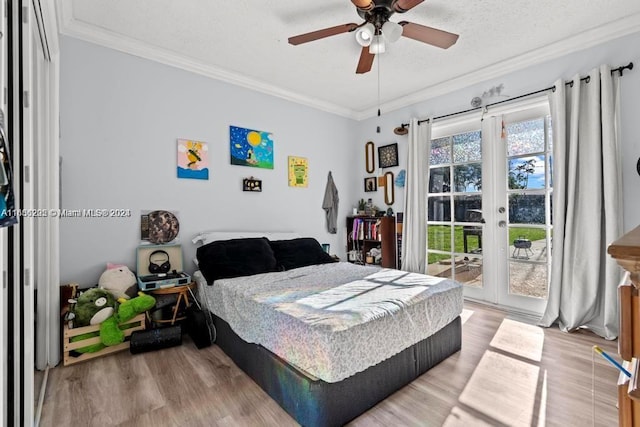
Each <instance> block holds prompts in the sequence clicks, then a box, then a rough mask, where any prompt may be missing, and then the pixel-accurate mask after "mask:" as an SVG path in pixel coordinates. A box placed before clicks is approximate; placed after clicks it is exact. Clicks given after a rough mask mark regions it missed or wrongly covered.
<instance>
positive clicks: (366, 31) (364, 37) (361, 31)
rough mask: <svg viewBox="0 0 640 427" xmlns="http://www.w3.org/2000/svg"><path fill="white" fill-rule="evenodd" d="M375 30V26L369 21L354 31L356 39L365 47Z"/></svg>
mask: <svg viewBox="0 0 640 427" xmlns="http://www.w3.org/2000/svg"><path fill="white" fill-rule="evenodd" d="M375 32H376V28H375V27H374V26H373V24H372V23H371V22H367V23H366V24H364V25H363V26H362V27H360V28H358V30H357V31H356V41H357V42H358V44H359V45H360V46H362V47H367V46H369V45H370V44H371V42H372V40H373V35H374V34H375Z"/></svg>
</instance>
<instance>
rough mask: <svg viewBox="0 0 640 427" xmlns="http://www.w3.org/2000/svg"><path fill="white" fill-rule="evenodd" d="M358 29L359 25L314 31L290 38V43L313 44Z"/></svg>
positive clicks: (338, 26) (352, 24)
mask: <svg viewBox="0 0 640 427" xmlns="http://www.w3.org/2000/svg"><path fill="white" fill-rule="evenodd" d="M356 28H358V24H354V23H350V24H342V25H336V26H335V27H330V28H325V29H322V30H318V31H312V32H310V33H306V34H300V35H299V36H294V37H289V43H290V44H292V45H294V46H297V45H299V44H302V43H308V42H312V41H314V40H318V39H323V38H325V37H330V36H335V35H337V34H342V33H348V32H351V31H353V30H355V29H356Z"/></svg>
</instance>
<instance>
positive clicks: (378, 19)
mask: <svg viewBox="0 0 640 427" xmlns="http://www.w3.org/2000/svg"><path fill="white" fill-rule="evenodd" d="M423 1H424V0H351V3H353V4H354V5H355V6H356V8H357V11H358V15H360V17H361V18H362V19H364V22H363V23H362V24H359V25H358V24H354V23H349V24H342V25H337V26H335V27H329V28H324V29H322V30H317V31H312V32H310V33H305V34H300V35H298V36H294V37H289V43H290V44H292V45H294V46H297V45H299V44H302V43H308V42H312V41H314V40H318V39H323V38H325V37H330V36H335V35H337V34H342V33H351V32H354V31H355V32H356V40H357V42H358V43H359V44H360V45H361V46H362V52H361V53H360V61H359V62H358V67H357V69H356V73H357V74H364V73H368V72H369V71H371V67H372V66H373V59H374V58H375V55H376V54H380V53H384V51H385V50H386V42H390V43H393V42H395V41H397V40H398V39H399V38H400V36H404V37H408V38H410V39H414V40H417V41H419V42H423V43H427V44H430V45H433V46H437V47H440V48H442V49H447V48H449V47H451V46H453V44H454V43H455V42H456V41H457V40H458V35H457V34H453V33H449V32H447V31H443V30H438V29H437V28H432V27H427V26H424V25H420V24H415V23H413V22H407V21H401V22H398V23H395V22H391V21H389V17H390V16H391V15H393V14H394V13H405V12H407V11H409V10H411V9H413V8H414V7H416V6H417V5H419V4H420V3H422V2H423Z"/></svg>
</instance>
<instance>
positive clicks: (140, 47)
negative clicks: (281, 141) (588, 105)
mask: <svg viewBox="0 0 640 427" xmlns="http://www.w3.org/2000/svg"><path fill="white" fill-rule="evenodd" d="M56 6H57V16H58V28H60V33H61V34H64V35H67V36H70V37H75V38H78V39H81V40H84V41H87V42H90V43H94V44H98V45H101V46H104V47H107V48H111V49H114V50H118V51H120V52H124V53H128V54H130V55H134V56H138V57H141V58H145V59H149V60H152V61H156V62H160V63H163V64H166V65H170V66H173V67H176V68H180V69H183V70H186V71H191V72H193V73H196V74H200V75H204V76H207V77H211V78H213V79H216V80H220V81H223V82H226V83H230V84H233V85H236V86H240V87H244V88H247V89H250V90H255V91H258V92H261V93H265V94H268V95H271V96H275V97H278V98H281V99H285V100H287V101H291V102H295V103H297V104H302V105H306V106H308V107H311V108H315V109H317V110H321V111H325V112H328V113H332V114H336V115H339V116H342V117H346V118H348V119H353V120H358V121H361V120H366V119H369V118H372V117H375V116H376V115H377V111H378V106H377V105H376V106H372V107H370V108H367V109H365V110H360V111H356V110H353V109H350V108H346V107H343V106H339V105H336V104H333V103H330V102H326V101H322V100H318V99H315V98H311V97H306V96H302V95H300V94H298V93H295V92H293V91H290V90H286V89H282V88H279V87H276V86H274V85H270V84H267V83H265V82H261V81H258V80H255V79H251V78H249V77H247V76H243V75H241V74H238V73H233V72H230V71H227V70H224V69H221V68H218V67H214V66H212V65H207V64H204V63H202V62H199V61H196V60H194V59H192V58H189V57H186V56H183V55H179V54H177V53H175V52H172V51H169V50H166V49H161V48H158V47H156V46H153V45H150V44H148V43H144V42H141V41H139V40H135V39H132V38H129V37H124V36H122V35H119V34H116V33H114V32H111V31H107V30H105V29H103V28H100V27H96V26H94V25H89V24H86V23H84V22H81V21H78V20H76V19H75V18H74V17H73V10H72V9H73V2H72V0H61V1H59V2H56ZM638 31H640V14H635V15H630V16H628V17H625V18H622V19H619V20H617V21H614V22H611V23H609V24H606V25H603V26H600V27H598V28H594V29H591V30H588V31H585V32H583V33H581V34H578V35H576V36H573V37H570V38H568V39H565V40H563V41H561V42H558V43H553V44H550V45H547V46H545V47H542V48H539V49H536V50H533V51H530V52H526V53H523V54H521V55H518V56H516V57H513V58H511V59H508V60H506V61H501V62H499V63H495V64H492V65H490V66H488V67H484V68H482V69H479V70H477V71H474V72H472V73H467V74H464V75H461V76H458V77H454V78H452V79H450V80H447V81H446V82H442V83H439V84H436V85H433V86H429V87H426V88H424V89H421V90H418V91H415V92H413V93H410V94H406V95H403V96H400V97H398V98H396V99H393V100H391V101H388V102H385V103H383V104H381V105H380V109H381V110H382V111H384V112H391V111H395V110H399V109H401V108H405V107H408V106H410V105H414V104H417V103H420V102H424V101H427V100H429V99H433V98H436V97H438V96H442V95H446V94H447V93H450V92H453V91H456V90H459V89H463V88H465V87H469V86H472V85H474V84H478V83H481V82H483V81H487V80H491V79H494V78H498V77H501V76H504V75H506V74H509V73H512V72H515V71H520V70H522V69H525V68H527V67H530V66H533V65H538V64H540V63H543V62H545V61H549V60H552V59H556V58H559V57H561V56H563V55H567V54H569V53H573V52H577V51H580V50H584V49H588V48H590V47H593V46H596V45H599V44H602V43H605V42H608V41H611V40H614V39H616V38H619V37H623V36H626V35H629V34H632V33H635V32H638Z"/></svg>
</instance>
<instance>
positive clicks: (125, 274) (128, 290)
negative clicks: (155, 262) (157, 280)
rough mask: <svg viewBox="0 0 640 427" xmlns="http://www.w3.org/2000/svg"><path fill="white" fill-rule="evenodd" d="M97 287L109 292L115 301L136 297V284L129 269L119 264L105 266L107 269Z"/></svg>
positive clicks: (134, 277)
mask: <svg viewBox="0 0 640 427" xmlns="http://www.w3.org/2000/svg"><path fill="white" fill-rule="evenodd" d="M98 286H99V287H101V288H102V289H106V290H108V291H109V292H111V293H112V294H113V295H114V296H115V297H116V299H118V298H125V299H129V298H131V297H133V296H136V294H137V292H138V282H137V281H136V276H135V275H134V274H133V273H132V272H131V270H129V267H127V266H126V265H121V264H111V263H108V264H107V269H106V270H105V272H104V273H102V275H101V276H100V279H99V280H98Z"/></svg>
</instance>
